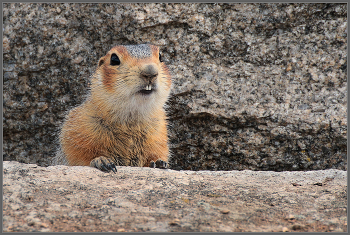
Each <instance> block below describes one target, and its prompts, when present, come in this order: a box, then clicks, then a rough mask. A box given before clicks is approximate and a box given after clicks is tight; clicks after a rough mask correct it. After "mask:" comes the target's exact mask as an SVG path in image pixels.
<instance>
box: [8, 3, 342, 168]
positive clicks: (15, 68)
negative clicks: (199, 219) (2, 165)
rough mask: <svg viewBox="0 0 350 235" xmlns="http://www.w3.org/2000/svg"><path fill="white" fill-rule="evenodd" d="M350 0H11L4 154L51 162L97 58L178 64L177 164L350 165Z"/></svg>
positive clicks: (172, 104) (173, 102)
mask: <svg viewBox="0 0 350 235" xmlns="http://www.w3.org/2000/svg"><path fill="white" fill-rule="evenodd" d="M346 9H347V8H346V4H197V3H194V4H192V3H191V4H190V3H188V4H69V3H64V4H41V3H40V4H19V3H15V4H4V9H3V16H4V24H3V47H4V74H3V76H4V83H3V84H4V88H3V89H4V95H3V97H4V103H3V107H4V118H3V124H4V127H3V132H4V159H5V160H17V161H20V162H26V163H37V164H40V165H43V166H47V165H49V164H50V160H51V158H52V156H53V155H54V151H55V148H56V146H57V142H56V138H57V134H58V129H59V126H60V123H61V122H62V120H63V117H64V115H65V114H66V111H67V110H69V109H70V108H72V107H74V106H76V105H78V104H79V103H81V102H82V100H83V99H84V94H85V93H86V90H87V87H88V83H89V77H90V75H91V74H92V73H93V71H94V69H95V68H96V64H97V61H98V59H99V58H100V57H101V56H103V55H104V54H105V53H106V52H107V51H108V50H109V49H110V48H111V47H112V46H114V45H116V44H134V43H144V42H151V43H153V44H156V45H158V46H160V47H161V48H162V53H163V58H164V60H165V61H166V63H167V64H168V65H169V68H170V69H171V71H172V74H173V78H174V79H173V83H174V88H173V92H172V97H171V99H170V101H169V120H170V128H169V129H170V133H169V135H170V143H171V150H172V153H173V154H172V158H171V160H170V166H171V167H172V168H173V169H192V170H199V169H209V170H230V169H237V170H241V169H251V170H277V171H281V170H305V169H327V168H337V169H347V167H346V164H347V160H346V154H347V149H346V140H347V44H346V42H347V41H346V40H347V10H346Z"/></svg>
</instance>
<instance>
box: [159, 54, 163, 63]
mask: <svg viewBox="0 0 350 235" xmlns="http://www.w3.org/2000/svg"><path fill="white" fill-rule="evenodd" d="M159 61H160V62H163V60H162V55H161V54H160V53H159Z"/></svg>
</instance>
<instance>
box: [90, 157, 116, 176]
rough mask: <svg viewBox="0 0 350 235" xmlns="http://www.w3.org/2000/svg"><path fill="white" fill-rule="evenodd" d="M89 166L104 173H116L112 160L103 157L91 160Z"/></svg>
mask: <svg viewBox="0 0 350 235" xmlns="http://www.w3.org/2000/svg"><path fill="white" fill-rule="evenodd" d="M90 166H91V167H95V168H97V169H99V170H101V171H105V172H110V171H113V172H114V173H116V172H117V168H116V167H115V164H114V161H113V159H111V158H107V157H104V156H100V157H97V158H94V159H92V160H91V162H90Z"/></svg>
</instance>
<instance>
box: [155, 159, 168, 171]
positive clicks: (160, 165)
mask: <svg viewBox="0 0 350 235" xmlns="http://www.w3.org/2000/svg"><path fill="white" fill-rule="evenodd" d="M155 165H156V168H160V169H166V168H167V167H168V164H167V162H166V161H163V160H161V159H158V160H157V161H156V163H155Z"/></svg>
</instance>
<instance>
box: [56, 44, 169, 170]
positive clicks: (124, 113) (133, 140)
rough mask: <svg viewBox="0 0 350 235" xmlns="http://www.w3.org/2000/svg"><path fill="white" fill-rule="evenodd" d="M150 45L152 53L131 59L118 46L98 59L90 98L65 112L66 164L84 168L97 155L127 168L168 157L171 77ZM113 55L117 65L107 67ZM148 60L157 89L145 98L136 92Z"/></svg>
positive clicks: (63, 145) (63, 142)
mask: <svg viewBox="0 0 350 235" xmlns="http://www.w3.org/2000/svg"><path fill="white" fill-rule="evenodd" d="M150 47H151V50H152V55H151V56H150V57H147V58H143V57H142V58H135V57H132V56H130V55H129V53H128V51H127V49H126V48H125V47H124V46H116V47H114V48H112V49H111V50H110V51H109V52H108V53H107V54H106V55H105V56H104V57H102V58H101V59H100V60H99V63H98V65H99V66H98V68H97V70H96V72H95V74H94V76H93V79H92V86H91V93H90V96H89V97H88V98H87V99H86V101H85V102H84V103H83V104H82V105H80V106H78V107H76V108H74V109H72V110H71V111H70V112H69V114H68V115H67V117H66V120H65V122H64V124H63V127H62V130H61V134H60V146H61V149H60V151H61V152H62V154H61V155H62V156H61V157H62V158H64V160H65V161H66V162H67V163H68V165H81V166H87V165H90V163H91V161H92V160H93V159H96V158H98V157H101V156H104V157H106V158H108V159H113V161H114V162H115V164H116V165H125V166H149V165H150V162H151V161H154V162H155V161H156V160H158V159H161V160H163V161H167V160H168V155H169V149H168V143H167V142H168V137H167V122H166V114H165V111H164V108H163V105H164V102H165V101H166V99H167V96H168V94H169V91H170V87H171V78H170V74H169V72H168V69H167V68H166V66H165V64H164V63H162V62H160V61H159V49H158V47H156V46H151V45H150ZM113 53H115V54H117V56H118V57H119V59H120V61H121V64H120V66H112V65H110V57H111V55H112V54H113ZM149 64H151V65H152V66H154V67H155V68H156V69H157V70H158V75H157V77H156V78H155V81H154V83H153V84H155V86H156V87H157V89H156V91H154V93H152V94H150V95H147V96H145V98H144V96H142V95H140V94H139V93H136V92H137V90H138V89H139V88H140V87H143V86H145V85H146V84H148V82H149V81H146V80H145V79H144V78H142V76H141V75H140V73H141V71H143V69H144V67H145V66H147V65H149ZM151 96H154V97H155V98H152V97H151Z"/></svg>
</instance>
